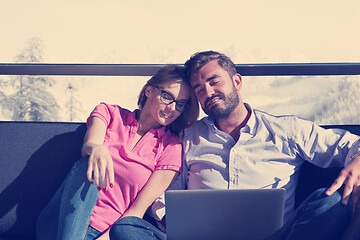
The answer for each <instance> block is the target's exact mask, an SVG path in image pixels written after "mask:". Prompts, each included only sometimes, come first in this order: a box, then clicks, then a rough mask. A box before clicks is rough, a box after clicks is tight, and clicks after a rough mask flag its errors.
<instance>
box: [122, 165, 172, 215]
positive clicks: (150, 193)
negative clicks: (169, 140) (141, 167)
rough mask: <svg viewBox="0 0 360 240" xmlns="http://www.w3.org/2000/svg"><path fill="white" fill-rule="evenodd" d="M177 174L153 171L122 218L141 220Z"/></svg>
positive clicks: (167, 171) (170, 171)
mask: <svg viewBox="0 0 360 240" xmlns="http://www.w3.org/2000/svg"><path fill="white" fill-rule="evenodd" d="M178 174H179V173H178V172H176V171H173V170H156V171H154V172H153V173H152V175H151V177H150V179H149V180H148V182H147V183H146V184H145V186H144V188H143V189H142V190H141V191H140V193H139V195H138V196H137V197H136V199H135V201H134V203H133V204H132V205H131V207H130V208H129V209H128V210H127V211H126V212H125V214H124V215H123V216H122V217H126V216H136V217H139V218H142V217H143V216H144V214H145V212H146V210H147V209H148V207H149V206H150V205H151V204H152V203H153V202H154V200H155V199H156V198H157V197H159V196H160V195H161V194H162V193H163V192H164V191H165V190H166V189H167V188H168V187H169V186H170V184H171V183H172V182H173V181H174V180H175V178H176V177H177V176H178Z"/></svg>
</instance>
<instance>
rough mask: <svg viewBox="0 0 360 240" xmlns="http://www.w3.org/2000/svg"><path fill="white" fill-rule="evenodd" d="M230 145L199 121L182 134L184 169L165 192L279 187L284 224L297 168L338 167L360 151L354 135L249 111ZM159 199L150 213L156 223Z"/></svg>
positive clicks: (226, 138)
mask: <svg viewBox="0 0 360 240" xmlns="http://www.w3.org/2000/svg"><path fill="white" fill-rule="evenodd" d="M250 111H251V116H250V118H249V120H248V122H247V124H246V126H244V127H243V128H242V129H241V130H240V138H239V139H238V141H237V142H236V141H235V140H234V139H233V138H232V137H231V136H230V135H228V134H226V133H224V132H222V131H220V130H219V129H217V127H216V126H215V124H214V120H212V119H211V118H209V117H205V118H203V119H201V120H199V121H197V122H196V124H194V125H193V126H191V127H189V128H187V129H186V130H185V133H184V165H183V171H182V174H181V176H180V177H179V178H178V179H177V181H176V182H175V183H174V184H173V185H172V186H171V187H170V188H171V189H251V188H284V189H285V190H286V199H285V216H284V222H286V221H287V220H288V219H289V218H290V217H291V215H292V214H293V213H294V204H295V189H296V186H297V183H298V175H299V170H300V167H301V164H302V163H303V162H304V161H309V162H311V163H313V164H315V165H317V166H319V167H323V168H327V167H344V166H346V165H348V164H349V162H350V157H351V156H352V155H354V154H355V153H356V152H358V151H359V150H360V139H359V136H357V135H353V134H351V133H349V132H347V131H344V130H341V129H328V130H325V129H324V128H321V127H319V126H317V125H315V124H314V123H312V122H310V121H306V120H303V119H300V118H298V117H295V116H272V115H270V114H267V113H265V112H262V111H259V110H250ZM163 207H164V202H163V199H162V198H159V199H158V200H157V201H156V202H155V204H154V205H153V214H154V213H155V214H156V216H155V217H156V218H158V219H161V218H162V217H163V215H164V214H165V213H164V209H163Z"/></svg>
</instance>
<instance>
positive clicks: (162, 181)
mask: <svg viewBox="0 0 360 240" xmlns="http://www.w3.org/2000/svg"><path fill="white" fill-rule="evenodd" d="M178 174H179V173H178V172H176V171H173V170H156V171H154V172H153V173H152V174H151V176H150V179H149V180H148V182H147V183H146V184H145V186H144V187H143V189H142V190H141V191H140V193H139V195H138V196H137V197H136V199H135V201H134V203H133V204H132V205H131V207H130V208H129V209H128V210H127V211H126V212H125V213H124V214H123V215H122V216H121V218H123V217H127V216H136V217H139V218H142V217H143V216H144V214H145V212H146V210H147V209H148V207H149V206H150V205H151V204H152V203H153V202H154V200H155V199H156V198H157V197H159V196H160V195H161V194H162V193H163V192H164V191H165V190H166V189H167V188H168V187H169V186H170V184H171V183H172V182H173V181H174V180H175V178H176V177H177V175H178ZM109 231H110V229H108V230H106V231H105V232H104V233H103V235H101V236H100V237H99V238H98V239H99V240H109Z"/></svg>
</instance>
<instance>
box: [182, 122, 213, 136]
mask: <svg viewBox="0 0 360 240" xmlns="http://www.w3.org/2000/svg"><path fill="white" fill-rule="evenodd" d="M208 131H209V119H208V117H204V118H202V119H200V120H197V121H196V122H195V123H194V124H192V125H191V126H189V127H187V128H186V129H185V130H184V139H191V138H193V137H196V136H199V133H201V132H208Z"/></svg>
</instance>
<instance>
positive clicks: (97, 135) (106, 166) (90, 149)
mask: <svg viewBox="0 0 360 240" xmlns="http://www.w3.org/2000/svg"><path fill="white" fill-rule="evenodd" d="M106 128H107V127H106V125H105V123H104V122H103V121H102V120H101V119H100V118H97V117H92V118H91V119H90V122H89V126H88V130H87V131H86V134H85V138H84V145H83V147H82V155H83V156H85V155H89V165H88V170H87V178H88V180H89V181H90V182H91V184H92V183H94V182H95V184H96V186H97V187H98V188H99V190H100V188H102V189H103V190H106V188H107V184H108V181H107V179H106V178H108V180H109V184H110V187H112V186H113V184H114V167H113V160H112V158H111V155H110V153H109V150H108V148H107V147H106V146H104V145H103V143H104V139H105V133H106ZM100 178H101V184H100Z"/></svg>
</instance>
